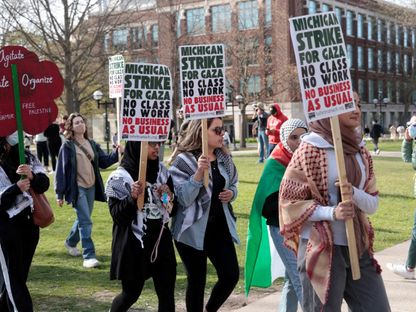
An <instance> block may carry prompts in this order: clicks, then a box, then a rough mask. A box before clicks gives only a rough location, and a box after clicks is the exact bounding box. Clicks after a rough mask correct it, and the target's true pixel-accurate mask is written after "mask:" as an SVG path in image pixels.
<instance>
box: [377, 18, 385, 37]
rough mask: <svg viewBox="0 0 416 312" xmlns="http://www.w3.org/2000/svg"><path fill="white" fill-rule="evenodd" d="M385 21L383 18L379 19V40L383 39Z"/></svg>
mask: <svg viewBox="0 0 416 312" xmlns="http://www.w3.org/2000/svg"><path fill="white" fill-rule="evenodd" d="M383 26H384V22H383V20H381V19H377V41H379V42H381V41H383V30H384V27H383Z"/></svg>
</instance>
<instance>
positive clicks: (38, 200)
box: [29, 189, 55, 228]
mask: <svg viewBox="0 0 416 312" xmlns="http://www.w3.org/2000/svg"><path fill="white" fill-rule="evenodd" d="M29 193H30V195H31V196H32V198H33V223H34V224H36V225H38V226H39V227H41V228H44V227H47V226H49V225H50V224H52V223H53V222H54V221H55V217H54V215H53V210H52V207H51V205H50V204H49V201H48V199H47V198H46V195H45V194H43V193H42V194H38V193H36V192H35V191H34V190H33V189H29Z"/></svg>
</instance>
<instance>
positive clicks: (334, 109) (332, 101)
mask: <svg viewBox="0 0 416 312" xmlns="http://www.w3.org/2000/svg"><path fill="white" fill-rule="evenodd" d="M289 21H290V33H291V37H292V45H293V49H294V51H295V57H296V64H297V67H298V76H299V82H300V86H301V93H302V100H303V109H304V112H305V116H306V118H307V120H308V121H313V120H319V119H323V118H327V117H329V118H330V121H331V130H332V137H333V142H334V148H335V154H336V160H337V169H338V176H339V181H340V186H341V194H344V193H345V192H344V191H345V185H346V183H347V182H348V181H347V174H346V171H345V161H344V153H343V148H342V139H341V132H340V128H339V120H338V117H337V116H338V115H339V114H342V113H346V112H349V111H354V110H355V105H354V101H353V96H352V85H351V79H350V77H351V76H350V71H349V66H348V60H347V54H346V49H345V44H344V38H343V36H342V30H341V27H340V24H339V22H338V20H337V18H336V15H335V13H334V12H327V13H321V14H315V15H305V16H300V17H296V18H291V19H289ZM346 193H348V192H346ZM346 197H347V196H345V195H342V200H343V201H345V200H350V199H351V198H346ZM348 197H349V196H348ZM345 223H346V231H347V239H348V247H349V253H350V261H351V268H352V276H353V279H359V278H360V267H359V263H358V254H357V246H356V241H355V234H354V223H353V220H352V219H349V220H346V221H345Z"/></svg>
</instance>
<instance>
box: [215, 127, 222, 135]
mask: <svg viewBox="0 0 416 312" xmlns="http://www.w3.org/2000/svg"><path fill="white" fill-rule="evenodd" d="M212 130H213V131H214V132H215V134H216V135H221V134H223V133H224V132H225V128H224V127H215V128H214V129H212Z"/></svg>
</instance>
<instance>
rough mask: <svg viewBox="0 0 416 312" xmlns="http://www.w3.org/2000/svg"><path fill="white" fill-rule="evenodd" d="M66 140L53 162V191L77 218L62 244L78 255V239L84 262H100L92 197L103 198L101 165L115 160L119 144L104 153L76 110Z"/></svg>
mask: <svg viewBox="0 0 416 312" xmlns="http://www.w3.org/2000/svg"><path fill="white" fill-rule="evenodd" d="M65 136H66V139H67V140H66V141H65V143H64V144H63V145H62V146H61V149H60V150H59V155H58V163H57V165H56V176H55V193H56V200H57V204H58V206H59V207H62V205H63V203H64V200H65V201H66V202H67V203H68V204H71V205H72V207H73V208H74V211H75V213H76V219H75V221H74V223H73V225H72V228H71V231H70V232H69V235H68V237H67V238H66V240H65V244H64V245H65V248H66V249H67V250H68V253H69V255H71V256H74V257H76V256H80V255H81V253H80V252H79V250H78V249H77V248H76V246H77V244H78V243H79V242H80V241H81V246H82V257H83V259H84V262H83V266H84V267H85V268H95V267H98V266H99V265H100V262H99V261H98V260H97V257H96V254H95V247H94V242H93V241H92V237H91V232H92V219H91V214H92V210H93V207H94V200H98V201H102V202H105V201H106V197H105V194H104V185H103V181H102V178H101V174H100V168H102V169H105V168H108V167H109V166H111V165H112V164H114V163H116V162H117V161H118V151H117V150H118V148H119V147H117V148H116V150H115V151H113V152H112V153H110V154H106V153H104V151H103V150H102V149H101V147H100V145H99V144H97V143H95V141H93V140H91V139H90V138H89V137H88V131H87V126H86V120H85V119H84V117H83V116H82V115H81V114H79V113H72V114H71V115H70V116H69V118H68V120H67V121H66V125H65Z"/></svg>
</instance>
